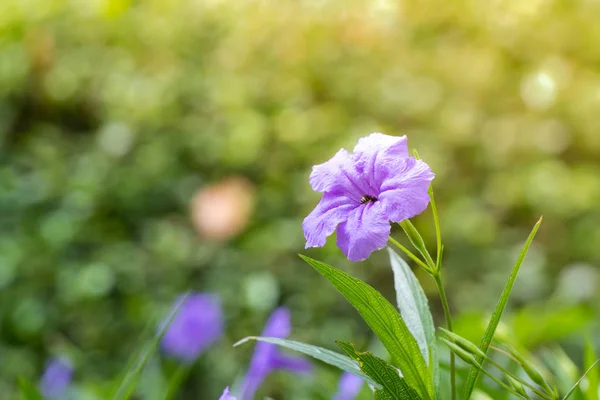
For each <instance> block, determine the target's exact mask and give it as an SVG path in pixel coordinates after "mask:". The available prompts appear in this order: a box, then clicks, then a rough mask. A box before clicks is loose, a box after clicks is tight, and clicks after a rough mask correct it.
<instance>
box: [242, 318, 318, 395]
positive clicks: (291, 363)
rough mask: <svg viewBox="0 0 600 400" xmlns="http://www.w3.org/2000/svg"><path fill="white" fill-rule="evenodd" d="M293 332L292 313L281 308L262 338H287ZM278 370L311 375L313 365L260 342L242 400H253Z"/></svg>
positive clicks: (243, 388)
mask: <svg viewBox="0 0 600 400" xmlns="http://www.w3.org/2000/svg"><path fill="white" fill-rule="evenodd" d="M290 331H291V318H290V312H289V310H288V309H287V308H285V307H279V308H277V309H276V310H275V311H273V313H272V314H271V316H270V317H269V320H268V321H267V324H266V325H265V328H264V330H263V332H262V335H261V336H266V337H277V338H286V337H288V336H289V334H290ZM277 369H284V370H288V371H292V372H296V373H310V372H311V371H312V366H311V364H310V363H309V362H308V361H307V360H306V359H304V358H301V357H296V356H289V355H287V354H283V353H281V352H280V351H279V349H278V348H277V345H274V344H271V343H265V342H258V343H257V344H256V348H255V350H254V355H253V356H252V361H250V368H249V369H248V372H247V374H246V377H245V378H244V382H243V383H242V388H241V390H240V393H241V395H240V396H241V400H251V399H253V398H254V394H255V393H256V391H257V390H258V388H259V387H260V385H261V384H262V383H263V381H264V380H265V378H266V377H267V375H269V374H270V373H271V372H272V371H274V370H277Z"/></svg>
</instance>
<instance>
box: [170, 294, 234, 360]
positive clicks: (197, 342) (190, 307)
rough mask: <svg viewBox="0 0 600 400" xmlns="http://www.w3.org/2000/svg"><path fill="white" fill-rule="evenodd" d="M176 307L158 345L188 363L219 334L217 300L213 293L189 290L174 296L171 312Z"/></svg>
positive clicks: (219, 302)
mask: <svg viewBox="0 0 600 400" xmlns="http://www.w3.org/2000/svg"><path fill="white" fill-rule="evenodd" d="M182 302H183V303H182ZM178 307H179V310H178V311H177V315H176V316H175V318H174V319H173V321H172V322H171V325H169V327H168V328H167V331H166V332H165V334H164V336H163V338H162V340H161V347H162V349H163V351H164V352H165V353H166V354H168V355H170V356H172V357H175V358H177V359H179V360H181V361H183V362H185V363H192V362H194V361H195V360H196V358H198V356H199V355H200V353H202V352H203V351H204V350H205V349H206V348H207V347H209V346H211V345H212V344H213V343H215V342H216V341H217V340H219V338H220V337H221V336H222V335H223V329H224V321H223V313H222V310H221V301H220V300H219V298H218V297H217V296H215V295H213V294H207V293H191V294H189V295H188V296H187V297H185V295H182V296H180V297H179V298H178V299H177V301H176V302H175V304H174V306H173V312H175V311H176V310H177V308H178ZM171 315H172V314H171ZM169 318H170V317H169ZM169 318H167V319H166V320H165V322H163V324H164V323H166V322H167V321H168V320H169ZM163 326H164V325H163Z"/></svg>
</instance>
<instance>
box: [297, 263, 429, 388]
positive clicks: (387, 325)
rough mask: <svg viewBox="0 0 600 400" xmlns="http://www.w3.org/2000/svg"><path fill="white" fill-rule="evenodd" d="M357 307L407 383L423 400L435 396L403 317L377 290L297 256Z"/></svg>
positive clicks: (421, 358)
mask: <svg viewBox="0 0 600 400" xmlns="http://www.w3.org/2000/svg"><path fill="white" fill-rule="evenodd" d="M300 257H302V259H304V260H305V261H306V262H307V263H308V264H310V265H311V266H312V267H313V268H314V269H315V270H317V272H319V273H320V274H321V275H323V276H324V277H325V278H327V279H328V280H329V281H330V282H331V283H332V284H333V286H335V288H336V289H337V290H338V291H339V292H340V293H341V294H342V295H344V297H346V299H347V300H348V301H349V302H350V303H351V304H352V305H353V306H354V307H355V308H356V310H357V311H358V312H359V313H360V315H361V317H362V318H363V319H364V320H365V322H366V323H367V325H369V327H370V328H371V330H372V331H373V332H374V333H375V335H377V337H378V338H379V339H380V340H381V342H382V343H383V345H384V346H385V348H386V349H387V350H388V352H389V353H390V355H391V356H392V359H393V360H394V362H395V363H397V365H398V367H399V368H400V370H401V371H402V374H403V376H404V379H405V380H406V383H407V384H408V385H409V386H410V387H412V388H413V389H415V390H416V391H417V393H418V394H419V395H420V396H421V397H422V398H423V399H429V398H433V397H434V394H433V392H434V389H433V379H432V376H431V374H430V372H429V369H428V368H427V364H426V363H425V359H424V358H423V355H422V354H421V352H420V350H419V345H418V343H417V341H416V340H415V338H414V337H413V336H412V334H411V333H410V331H409V330H408V328H407V326H406V324H405V322H404V320H403V319H402V316H401V315H400V314H399V313H398V311H396V309H395V308H394V306H393V305H391V304H390V302H389V301H387V300H386V299H385V298H384V297H383V296H382V295H381V294H380V293H379V292H378V291H377V290H375V289H373V288H372V287H371V286H369V285H367V284H366V283H364V282H362V281H361V280H359V279H356V278H353V277H352V276H350V275H348V274H346V273H345V272H343V271H340V270H339V269H336V268H333V267H331V266H329V265H327V264H325V263H322V262H320V261H317V260H313V259H311V258H309V257H306V256H302V255H301V256H300Z"/></svg>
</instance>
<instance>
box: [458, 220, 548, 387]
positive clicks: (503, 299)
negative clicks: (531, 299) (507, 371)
mask: <svg viewBox="0 0 600 400" xmlns="http://www.w3.org/2000/svg"><path fill="white" fill-rule="evenodd" d="M541 223H542V218H540V219H539V220H538V222H537V223H536V224H535V225H534V227H533V229H532V230H531V233H530V234H529V237H528V238H527V240H526V241H525V244H524V245H523V248H522V249H521V254H519V258H518V259H517V262H516V263H515V266H514V267H513V269H512V271H511V273H510V277H509V278H508V282H507V283H506V286H505V287H504V290H503V291H502V294H501V295H500V300H499V301H498V305H497V306H496V309H495V310H494V313H493V314H492V318H491V319H490V322H489V324H488V326H487V328H486V331H485V334H484V335H483V338H482V339H481V344H480V345H479V348H480V349H481V350H482V351H483V352H484V353H485V354H487V351H488V349H489V347H490V344H491V343H492V339H493V338H494V334H495V333H496V328H497V327H498V324H499V323H500V318H501V317H502V313H503V312H504V308H505V307H506V303H507V302H508V298H509V296H510V292H511V290H512V288H513V285H514V283H515V280H516V279H517V274H518V273H519V268H520V267H521V264H522V263H523V259H525V255H526V254H527V250H529V246H530V245H531V242H533V238H534V237H535V234H536V233H537V231H538V229H539V228H540V225H541ZM477 362H478V363H479V364H483V362H484V360H483V357H477ZM478 377H479V369H478V368H476V367H472V368H471V371H470V372H469V377H468V378H467V382H466V383H465V398H467V399H468V398H470V397H471V393H472V392H473V388H474V387H475V383H476V382H477V378H478Z"/></svg>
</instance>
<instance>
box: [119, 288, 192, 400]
mask: <svg viewBox="0 0 600 400" xmlns="http://www.w3.org/2000/svg"><path fill="white" fill-rule="evenodd" d="M187 296H188V295H185V296H183V297H182V298H181V300H180V301H179V303H178V304H177V307H175V309H174V310H173V311H171V315H170V316H169V318H168V320H167V321H166V323H164V324H163V326H162V327H161V329H160V331H159V332H158V334H156V335H154V336H153V337H152V339H150V340H149V341H147V342H146V344H145V345H144V346H143V347H142V349H141V351H140V352H139V353H138V356H137V357H136V359H135V360H134V362H133V363H131V364H130V365H129V366H128V368H127V370H126V372H125V377H124V378H123V380H122V381H121V384H120V385H119V387H118V389H117V390H116V391H115V394H114V395H113V397H112V399H113V400H124V399H128V398H129V397H130V396H131V393H132V392H133V390H134V389H135V385H136V384H137V381H138V379H139V377H140V374H141V373H142V371H143V370H144V367H145V366H146V364H147V363H148V361H149V360H150V359H151V358H152V356H153V355H154V353H155V352H156V349H157V348H158V344H159V343H160V341H161V339H162V337H163V336H164V334H165V332H166V331H167V329H168V328H169V325H171V323H172V322H173V320H174V319H175V316H176V315H177V313H179V309H180V308H181V305H182V304H183V303H184V302H185V301H186V300H187Z"/></svg>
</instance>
